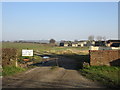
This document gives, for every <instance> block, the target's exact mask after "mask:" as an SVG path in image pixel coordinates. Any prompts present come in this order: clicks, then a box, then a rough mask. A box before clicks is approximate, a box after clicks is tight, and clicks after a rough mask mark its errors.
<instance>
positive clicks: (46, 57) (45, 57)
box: [42, 56, 50, 59]
mask: <svg viewBox="0 0 120 90" xmlns="http://www.w3.org/2000/svg"><path fill="white" fill-rule="evenodd" d="M42 58H44V59H48V58H50V57H49V56H44V57H42Z"/></svg>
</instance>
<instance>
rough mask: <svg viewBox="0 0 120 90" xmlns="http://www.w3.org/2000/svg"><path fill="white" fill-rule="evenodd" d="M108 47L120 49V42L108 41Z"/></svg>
mask: <svg viewBox="0 0 120 90" xmlns="http://www.w3.org/2000/svg"><path fill="white" fill-rule="evenodd" d="M107 46H108V47H120V40H108V41H107Z"/></svg>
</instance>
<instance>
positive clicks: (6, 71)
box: [2, 66, 27, 76]
mask: <svg viewBox="0 0 120 90" xmlns="http://www.w3.org/2000/svg"><path fill="white" fill-rule="evenodd" d="M25 70H27V69H25V68H21V67H15V66H5V67H3V72H2V75H3V76H10V75H14V74H16V73H19V72H22V71H25Z"/></svg>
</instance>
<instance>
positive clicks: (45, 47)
mask: <svg viewBox="0 0 120 90" xmlns="http://www.w3.org/2000/svg"><path fill="white" fill-rule="evenodd" d="M2 48H16V49H18V51H19V53H20V52H21V50H22V49H33V50H34V51H38V52H39V53H40V54H43V53H46V52H47V53H56V54H57V53H59V52H63V51H74V52H79V51H82V50H88V49H89V47H83V48H82V47H59V46H51V45H49V44H35V43H12V42H4V43H2Z"/></svg>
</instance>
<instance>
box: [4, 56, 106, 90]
mask: <svg viewBox="0 0 120 90" xmlns="http://www.w3.org/2000/svg"><path fill="white" fill-rule="evenodd" d="M51 64H52V65H53V64H55V60H51V61H49V62H47V63H45V64H44V65H43V66H38V67H36V68H33V69H30V70H28V71H25V72H23V73H19V74H16V75H14V76H7V77H3V83H2V84H3V88H103V87H104V86H102V85H100V84H99V83H98V82H93V81H91V80H89V79H86V78H85V77H83V76H82V75H81V74H80V73H79V72H78V71H77V70H75V69H74V68H75V65H76V63H75V60H73V59H68V58H64V57H61V58H59V59H58V64H59V65H60V66H61V67H58V68H53V69H52V68H51V66H50V65H51ZM62 65H63V66H62Z"/></svg>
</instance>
